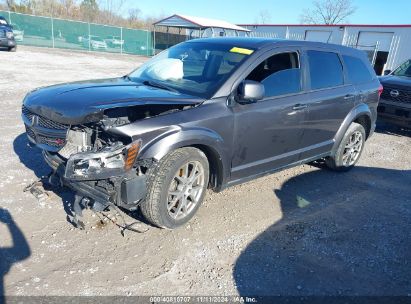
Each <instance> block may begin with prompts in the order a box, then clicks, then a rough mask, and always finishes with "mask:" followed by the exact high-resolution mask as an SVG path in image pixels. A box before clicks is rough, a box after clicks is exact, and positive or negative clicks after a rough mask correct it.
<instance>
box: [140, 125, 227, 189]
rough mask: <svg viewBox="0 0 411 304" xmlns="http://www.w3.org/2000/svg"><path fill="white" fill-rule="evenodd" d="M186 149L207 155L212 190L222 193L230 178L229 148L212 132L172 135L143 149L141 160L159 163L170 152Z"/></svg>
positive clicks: (194, 131)
mask: <svg viewBox="0 0 411 304" xmlns="http://www.w3.org/2000/svg"><path fill="white" fill-rule="evenodd" d="M184 147H194V148H197V149H199V150H200V151H202V152H203V153H204V154H205V155H206V157H207V160H208V163H209V170H210V179H209V182H210V185H211V188H212V189H214V190H215V191H220V190H221V189H222V188H223V185H224V184H225V183H226V181H227V178H228V176H229V170H230V162H229V158H228V157H227V155H228V153H227V151H228V150H227V149H229V148H228V147H227V146H226V145H225V144H224V141H223V139H222V138H221V136H219V135H218V134H216V133H215V132H214V131H212V130H209V129H192V130H185V131H183V130H181V131H179V132H176V133H172V134H170V135H168V136H166V137H163V138H161V139H158V140H154V141H153V142H151V143H150V145H149V146H147V147H143V149H142V151H141V154H140V155H139V158H140V159H155V160H156V161H158V160H160V159H162V158H163V157H164V156H166V155H167V154H169V153H170V152H172V151H174V150H176V149H179V148H184Z"/></svg>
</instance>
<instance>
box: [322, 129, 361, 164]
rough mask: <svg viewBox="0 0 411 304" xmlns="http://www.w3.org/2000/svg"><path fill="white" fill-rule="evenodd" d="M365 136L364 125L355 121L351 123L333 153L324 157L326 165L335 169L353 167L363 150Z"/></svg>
mask: <svg viewBox="0 0 411 304" xmlns="http://www.w3.org/2000/svg"><path fill="white" fill-rule="evenodd" d="M365 137H366V135H365V129H364V127H363V126H362V125H360V124H358V123H355V122H353V123H351V125H350V127H349V128H348V130H347V131H346V132H345V134H344V137H343V138H342V140H341V142H340V144H339V146H338V148H337V151H336V152H335V154H334V155H332V156H330V157H328V158H326V159H325V163H326V165H327V166H328V167H329V168H330V169H332V170H336V171H348V170H350V169H351V168H353V167H354V166H355V164H356V163H357V162H358V160H359V159H360V156H361V153H362V151H363V150H364V144H365Z"/></svg>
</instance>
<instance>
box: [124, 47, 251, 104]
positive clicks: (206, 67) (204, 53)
mask: <svg viewBox="0 0 411 304" xmlns="http://www.w3.org/2000/svg"><path fill="white" fill-rule="evenodd" d="M252 53H253V50H250V49H243V48H237V47H233V46H229V45H216V44H210V43H206V42H204V43H203V42H185V43H181V44H179V45H176V46H174V47H172V48H170V49H167V50H165V51H163V52H162V53H160V54H159V55H157V56H155V57H154V58H152V59H151V60H150V61H148V62H147V63H145V64H144V65H142V66H141V67H140V68H139V69H137V70H136V71H134V72H132V73H131V74H130V75H129V77H130V78H131V79H132V80H133V81H138V82H146V83H156V84H158V85H161V86H162V87H168V88H170V89H172V90H176V91H179V92H182V93H186V94H191V95H194V96H200V97H203V98H210V97H211V96H212V95H213V94H214V93H215V92H216V90H217V89H218V88H219V87H220V86H221V85H222V84H223V83H224V81H225V80H227V78H228V77H229V76H230V75H231V74H232V73H233V72H234V71H235V70H236V69H237V68H238V67H239V66H240V65H241V63H242V62H243V61H244V60H245V59H246V58H247V57H248V56H249V55H251V54H252Z"/></svg>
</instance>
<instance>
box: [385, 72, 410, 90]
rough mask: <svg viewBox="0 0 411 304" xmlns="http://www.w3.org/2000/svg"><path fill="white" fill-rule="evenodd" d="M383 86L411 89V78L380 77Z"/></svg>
mask: <svg viewBox="0 0 411 304" xmlns="http://www.w3.org/2000/svg"><path fill="white" fill-rule="evenodd" d="M379 80H380V82H381V84H382V85H383V86H384V85H387V86H390V87H391V86H393V87H398V88H401V87H402V88H406V89H410V88H411V78H410V77H405V76H404V77H403V76H395V75H387V76H382V77H379Z"/></svg>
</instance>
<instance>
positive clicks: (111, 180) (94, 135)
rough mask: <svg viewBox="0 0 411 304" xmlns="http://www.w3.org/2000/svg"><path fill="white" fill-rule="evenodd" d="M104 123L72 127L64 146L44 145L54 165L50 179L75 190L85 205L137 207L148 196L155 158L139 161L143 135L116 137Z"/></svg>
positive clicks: (129, 208)
mask: <svg viewBox="0 0 411 304" xmlns="http://www.w3.org/2000/svg"><path fill="white" fill-rule="evenodd" d="M102 126H103V125H102V124H101V123H99V124H97V125H94V126H92V127H93V128H92V127H90V126H89V127H87V126H82V127H79V126H76V127H72V128H70V129H69V130H68V131H67V137H66V140H65V141H66V143H65V145H64V147H63V148H62V149H61V150H59V151H57V152H52V151H47V150H45V149H43V156H44V159H45V161H46V162H47V164H48V165H49V166H50V167H51V168H52V169H53V174H52V176H51V177H50V182H51V183H52V184H54V185H56V186H66V187H69V188H71V189H72V190H74V191H75V192H76V196H77V200H80V202H81V203H82V204H83V206H82V207H83V208H86V207H90V208H92V209H94V210H97V211H102V210H104V209H106V208H107V207H109V206H110V205H112V204H114V205H116V206H120V207H123V208H126V209H128V210H134V209H136V208H137V207H138V204H139V203H140V202H141V201H142V200H144V198H145V195H146V188H147V187H146V182H147V178H146V173H147V170H148V168H149V167H150V166H151V164H152V162H153V161H151V160H144V161H137V157H138V155H139V152H140V149H141V146H142V141H141V140H140V139H137V140H134V141H131V139H128V138H118V137H113V136H111V135H110V133H109V132H104V133H103V129H102V128H101V127H102ZM75 211H76V210H75ZM76 213H78V211H77V212H76Z"/></svg>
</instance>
